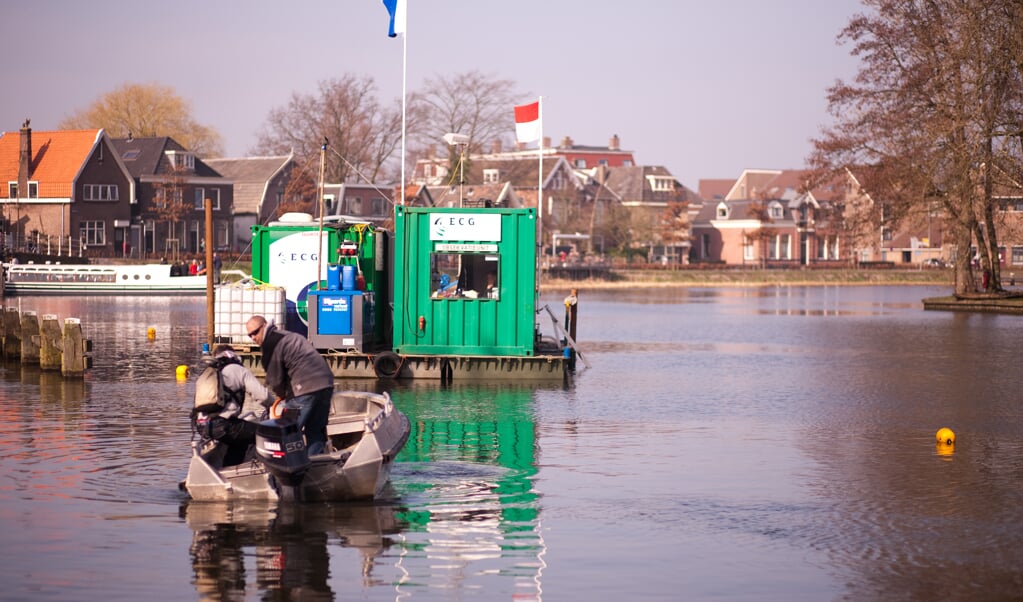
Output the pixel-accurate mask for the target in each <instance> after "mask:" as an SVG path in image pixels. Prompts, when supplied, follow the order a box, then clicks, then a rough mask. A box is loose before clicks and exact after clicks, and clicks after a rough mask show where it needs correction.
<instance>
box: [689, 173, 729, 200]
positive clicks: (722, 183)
mask: <svg viewBox="0 0 1023 602" xmlns="http://www.w3.org/2000/svg"><path fill="white" fill-rule="evenodd" d="M733 186H735V178H714V179H704V178H701V179H700V181H699V182H698V183H697V186H696V192H697V193H698V194H699V195H700V198H702V199H703V200H704V201H720V200H723V199H724V198H725V197H726V196H728V192H729V191H731V190H732V187H733Z"/></svg>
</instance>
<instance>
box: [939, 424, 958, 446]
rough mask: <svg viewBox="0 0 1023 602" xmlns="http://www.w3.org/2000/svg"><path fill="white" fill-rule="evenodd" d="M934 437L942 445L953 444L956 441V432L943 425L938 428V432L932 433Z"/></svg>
mask: <svg viewBox="0 0 1023 602" xmlns="http://www.w3.org/2000/svg"><path fill="white" fill-rule="evenodd" d="M934 438H935V439H936V440H937V441H938V443H940V444H942V445H955V443H956V434H955V433H953V432H952V429H950V428H944V427H943V428H940V429H938V432H937V433H935V434H934Z"/></svg>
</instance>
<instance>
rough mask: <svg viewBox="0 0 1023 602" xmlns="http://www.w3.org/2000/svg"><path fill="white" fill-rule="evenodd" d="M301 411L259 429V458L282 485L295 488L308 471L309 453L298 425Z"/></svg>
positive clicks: (271, 421)
mask: <svg viewBox="0 0 1023 602" xmlns="http://www.w3.org/2000/svg"><path fill="white" fill-rule="evenodd" d="M297 418H298V410H294V411H287V412H285V414H284V416H282V417H281V418H278V419H276V420H266V421H263V422H260V423H259V426H258V427H256V455H257V456H258V457H259V459H260V461H261V462H263V465H264V466H266V469H267V470H268V471H270V474H272V475H273V476H274V477H275V478H276V479H277V481H278V483H280V484H282V485H287V486H289V487H296V486H298V485H299V484H300V483H301V482H302V477H304V476H305V472H306V470H308V469H309V452H308V450H307V449H306V446H305V439H304V438H303V437H302V427H301V426H299V424H298V419H297Z"/></svg>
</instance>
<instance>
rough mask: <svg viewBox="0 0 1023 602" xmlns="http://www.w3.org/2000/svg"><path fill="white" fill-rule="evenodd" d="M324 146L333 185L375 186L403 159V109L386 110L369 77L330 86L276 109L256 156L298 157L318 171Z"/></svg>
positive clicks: (328, 83) (327, 174)
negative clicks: (292, 154) (399, 158)
mask: <svg viewBox="0 0 1023 602" xmlns="http://www.w3.org/2000/svg"><path fill="white" fill-rule="evenodd" d="M413 101H414V97H413ZM412 115H413V116H414V115H415V111H414V110H413V111H412ZM406 117H407V116H406ZM411 125H412V126H414V125H415V124H414V121H413V123H411ZM324 141H326V145H327V147H328V148H327V154H326V164H325V168H324V177H325V179H326V180H327V181H328V182H332V183H343V182H363V183H372V182H375V181H377V180H378V178H382V177H384V176H386V175H388V174H387V169H388V165H389V164H393V163H394V160H395V159H396V158H397V155H398V154H399V149H400V146H401V104H400V102H398V103H395V104H394V105H392V106H390V107H384V106H382V105H381V103H380V101H379V100H378V99H377V97H376V84H375V83H374V81H373V79H372V78H370V77H360V76H356V75H352V74H348V75H345V76H343V77H340V78H335V79H330V80H326V81H323V82H320V86H319V91H318V93H317V94H299V93H295V94H293V95H292V97H291V100H290V101H289V102H288V104H287V105H286V106H283V107H277V108H274V109H271V111H270V114H269V115H268V116H267V118H266V122H265V123H264V125H263V130H262V132H261V133H260V134H259V138H258V141H257V143H256V146H255V147H254V148H253V149H252V152H253V153H256V154H287V153H289V152H292V151H294V153H295V157H296V159H297V161H298V163H299V164H300V165H303V166H306V168H307V169H310V168H311V166H319V164H320V152H321V149H322V147H323V145H324ZM317 171H319V168H318V167H317Z"/></svg>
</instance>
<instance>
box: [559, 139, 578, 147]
mask: <svg viewBox="0 0 1023 602" xmlns="http://www.w3.org/2000/svg"><path fill="white" fill-rule="evenodd" d="M573 146H575V141H574V140H572V139H571V138H569V137H568V136H565V137H564V138H562V139H561V148H572V147H573Z"/></svg>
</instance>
